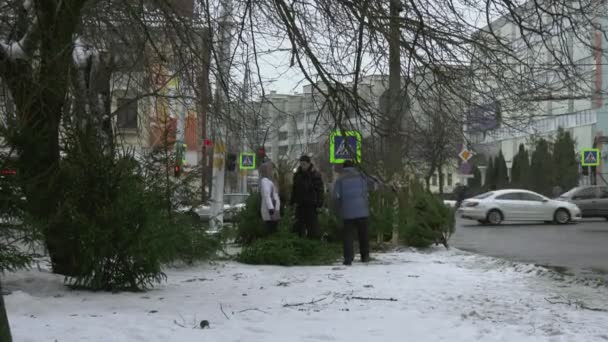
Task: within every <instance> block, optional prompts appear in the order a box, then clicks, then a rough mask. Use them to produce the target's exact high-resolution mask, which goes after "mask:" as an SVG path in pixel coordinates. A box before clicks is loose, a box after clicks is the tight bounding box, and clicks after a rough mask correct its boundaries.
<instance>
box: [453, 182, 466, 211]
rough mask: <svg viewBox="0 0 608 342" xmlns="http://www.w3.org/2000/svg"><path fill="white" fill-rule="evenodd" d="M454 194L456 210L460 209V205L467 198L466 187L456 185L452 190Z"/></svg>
mask: <svg viewBox="0 0 608 342" xmlns="http://www.w3.org/2000/svg"><path fill="white" fill-rule="evenodd" d="M454 194H455V195H456V208H460V205H461V204H462V202H464V200H465V199H466V198H467V187H466V185H462V184H460V183H458V184H456V188H455V189H454Z"/></svg>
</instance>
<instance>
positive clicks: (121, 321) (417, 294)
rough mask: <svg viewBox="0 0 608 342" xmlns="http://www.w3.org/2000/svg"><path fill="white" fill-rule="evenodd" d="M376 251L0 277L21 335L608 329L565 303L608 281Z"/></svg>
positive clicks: (546, 335)
mask: <svg viewBox="0 0 608 342" xmlns="http://www.w3.org/2000/svg"><path fill="white" fill-rule="evenodd" d="M373 258H374V261H373V262H372V263H370V264H361V263H355V264H354V265H353V266H352V267H343V266H342V265H341V264H339V263H336V265H332V266H322V267H278V266H251V265H242V264H238V263H233V262H226V263H210V264H203V265H198V266H193V267H182V268H168V269H166V274H167V276H168V280H167V283H165V284H163V285H161V286H158V287H157V288H155V289H153V290H151V291H149V292H147V293H145V294H142V293H119V294H108V293H90V292H83V291H70V290H67V289H65V288H62V282H61V279H59V278H56V277H55V276H54V275H51V274H49V273H48V272H34V271H29V272H18V273H8V274H7V275H6V276H5V278H3V282H6V283H8V284H11V286H12V288H13V289H14V292H13V293H12V294H11V295H8V296H6V297H5V300H6V305H7V308H8V314H9V319H10V323H11V329H12V331H13V334H14V338H15V340H17V341H54V340H58V341H62V342H71V341H74V342H75V341H107V337H108V336H111V337H112V338H111V340H112V341H150V342H154V341H159V342H160V341H163V342H164V341H185V342H187V341H214V342H216V341H217V342H222V341H237V340H240V341H254V342H255V341H264V342H274V341H277V342H278V341H349V342H350V341H402V340H404V339H405V338H406V339H407V340H408V341H409V340H411V341H467V342H470V341H484V342H486V341H518V342H519V341H524V342H525V341H597V340H601V339H603V338H605V337H604V336H608V327H607V326H606V324H605V322H606V320H607V319H608V314H607V313H606V312H601V311H597V312H596V311H592V310H587V309H583V308H582V307H581V306H576V305H569V303H570V302H572V303H575V302H576V303H578V302H584V303H585V304H586V305H587V307H593V308H598V307H599V308H603V307H604V306H606V305H607V304H606V303H608V289H606V288H592V287H586V286H582V285H577V284H569V285H568V286H565V287H564V286H562V285H563V284H562V283H560V282H557V281H555V280H553V279H549V278H546V277H539V276H538V275H536V272H521V271H519V270H515V269H514V268H513V267H511V266H507V265H506V264H504V265H500V264H498V263H497V262H496V260H494V259H490V258H485V257H480V256H476V255H471V254H466V253H463V252H461V251H458V250H449V251H445V250H440V249H435V250H431V251H430V252H419V251H415V250H412V249H404V250H402V251H394V252H390V253H386V254H379V255H373ZM54 277H55V278H54ZM31 279H40V282H39V283H40V284H41V285H40V287H41V288H36V287H35V288H29V289H28V288H27V287H26V286H25V285H26V283H28V282H29V284H32V283H38V282H35V281H34V282H32V281H31ZM45 283H46V284H47V285H42V284H45ZM49 283H50V284H54V285H52V286H51V285H49ZM19 286H23V287H21V288H20V287H19ZM55 286H56V287H55ZM555 298H559V299H555ZM561 298H563V299H561ZM205 321H206V322H205ZM203 323H209V324H208V326H207V325H206V324H203ZM202 327H203V328H202Z"/></svg>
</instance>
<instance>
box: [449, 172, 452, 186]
mask: <svg viewBox="0 0 608 342" xmlns="http://www.w3.org/2000/svg"><path fill="white" fill-rule="evenodd" d="M452 182H453V180H452V174H451V173H448V186H452Z"/></svg>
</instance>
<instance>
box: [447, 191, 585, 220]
mask: <svg viewBox="0 0 608 342" xmlns="http://www.w3.org/2000/svg"><path fill="white" fill-rule="evenodd" d="M458 216H460V217H462V218H464V219H469V220H477V221H479V223H482V224H485V223H489V224H493V225H498V224H500V223H501V222H503V221H543V222H556V223H559V224H566V223H569V222H571V221H578V220H580V219H581V218H582V214H581V209H580V208H579V207H578V206H577V205H576V204H574V203H569V202H565V201H558V200H552V199H549V198H547V197H545V196H543V195H540V194H537V193H535V192H532V191H528V190H498V191H491V192H486V193H485V194H481V195H479V196H476V197H473V198H470V199H467V200H465V201H464V202H463V203H462V205H461V206H460V209H459V210H458Z"/></svg>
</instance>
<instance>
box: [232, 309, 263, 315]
mask: <svg viewBox="0 0 608 342" xmlns="http://www.w3.org/2000/svg"><path fill="white" fill-rule="evenodd" d="M247 311H259V312H263V313H265V314H267V315H268V312H266V311H264V310H260V309H257V308H253V309H245V310H241V311H237V313H243V312H247Z"/></svg>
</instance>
